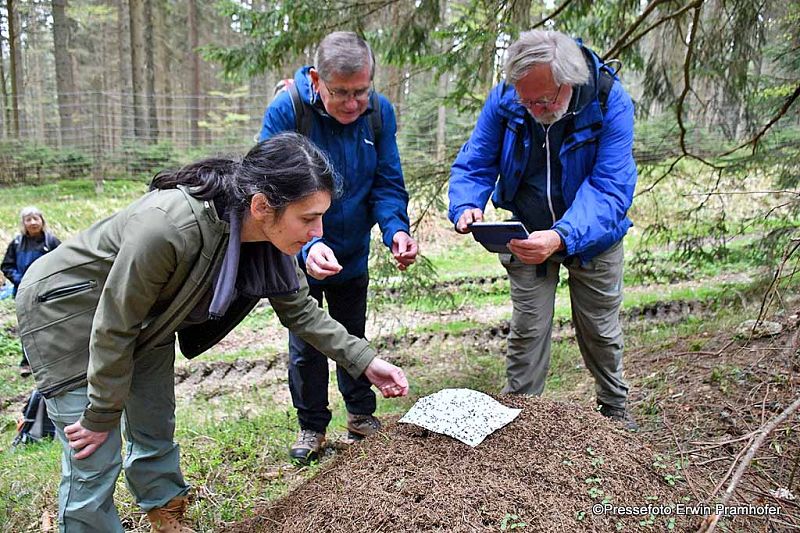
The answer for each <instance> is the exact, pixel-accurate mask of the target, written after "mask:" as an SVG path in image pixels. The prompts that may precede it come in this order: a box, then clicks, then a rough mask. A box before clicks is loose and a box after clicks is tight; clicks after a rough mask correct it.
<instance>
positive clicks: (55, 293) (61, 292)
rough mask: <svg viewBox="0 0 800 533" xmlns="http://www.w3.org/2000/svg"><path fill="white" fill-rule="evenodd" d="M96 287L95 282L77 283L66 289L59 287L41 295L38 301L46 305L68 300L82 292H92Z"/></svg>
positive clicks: (65, 287)
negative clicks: (62, 299) (53, 301)
mask: <svg viewBox="0 0 800 533" xmlns="http://www.w3.org/2000/svg"><path fill="white" fill-rule="evenodd" d="M95 287H97V282H96V281H95V280H89V281H84V282H81V283H75V284H73V285H67V286H64V287H57V288H55V289H51V290H49V291H47V292H45V293H42V294H40V295H39V296H37V297H36V301H37V302H39V303H46V302H49V301H51V300H57V299H59V298H66V297H67V296H73V295H75V294H79V293H81V292H85V291H90V290H92V289H94V288H95Z"/></svg>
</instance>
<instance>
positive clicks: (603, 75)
mask: <svg viewBox="0 0 800 533" xmlns="http://www.w3.org/2000/svg"><path fill="white" fill-rule="evenodd" d="M613 86H614V75H613V74H611V73H610V72H608V71H607V70H605V69H600V76H598V78H597V100H598V101H599V102H600V110H601V111H602V112H603V114H604V115H605V114H606V111H608V95H609V94H611V87H613Z"/></svg>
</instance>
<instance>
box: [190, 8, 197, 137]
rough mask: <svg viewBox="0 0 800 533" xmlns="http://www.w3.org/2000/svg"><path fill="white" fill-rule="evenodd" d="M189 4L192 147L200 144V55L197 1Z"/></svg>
mask: <svg viewBox="0 0 800 533" xmlns="http://www.w3.org/2000/svg"><path fill="white" fill-rule="evenodd" d="M188 2H189V6H188V7H189V72H190V75H189V79H190V80H191V89H190V90H189V96H190V98H189V129H190V131H191V140H192V146H198V145H199V144H200V127H199V126H198V122H199V120H200V100H199V97H200V55H199V54H198V53H197V47H198V45H199V40H198V37H197V22H198V19H197V0H188Z"/></svg>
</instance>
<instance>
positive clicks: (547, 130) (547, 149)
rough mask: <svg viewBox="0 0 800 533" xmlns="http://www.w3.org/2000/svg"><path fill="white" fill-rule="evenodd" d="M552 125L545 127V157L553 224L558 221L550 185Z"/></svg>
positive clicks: (548, 198)
mask: <svg viewBox="0 0 800 533" xmlns="http://www.w3.org/2000/svg"><path fill="white" fill-rule="evenodd" d="M550 126H552V124H548V125H547V127H546V128H545V129H544V150H545V159H546V160H547V207H548V208H549V209H550V217H551V218H552V219H553V224H555V223H556V211H555V209H554V208H553V198H552V193H551V185H550Z"/></svg>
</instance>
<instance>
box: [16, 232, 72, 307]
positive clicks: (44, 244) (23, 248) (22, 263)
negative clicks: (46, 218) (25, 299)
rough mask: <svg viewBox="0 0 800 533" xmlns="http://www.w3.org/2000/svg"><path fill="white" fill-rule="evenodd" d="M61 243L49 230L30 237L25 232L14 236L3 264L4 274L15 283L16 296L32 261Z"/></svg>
mask: <svg viewBox="0 0 800 533" xmlns="http://www.w3.org/2000/svg"><path fill="white" fill-rule="evenodd" d="M59 244H61V241H59V240H58V239H57V238H56V236H55V235H53V234H52V233H50V232H49V231H47V230H45V231H44V233H42V234H41V235H39V236H38V237H29V236H27V235H23V234H18V235H17V236H16V237H14V240H12V241H11V243H10V244H9V245H8V248H7V249H6V255H5V256H3V265H2V270H3V275H4V276H5V277H6V279H7V280H9V281H10V282H11V283H13V284H14V296H16V295H17V289H18V288H19V283H20V281H22V276H23V275H24V274H25V272H26V271H27V270H28V267H29V266H31V263H33V262H34V261H36V260H37V259H39V258H40V257H42V256H43V255H44V254H46V253H47V252H51V251H53V250H55V249H56V248H57V247H58V245H59Z"/></svg>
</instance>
